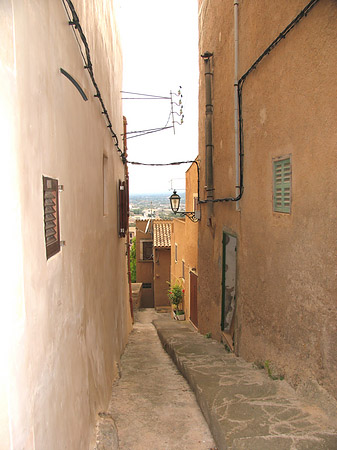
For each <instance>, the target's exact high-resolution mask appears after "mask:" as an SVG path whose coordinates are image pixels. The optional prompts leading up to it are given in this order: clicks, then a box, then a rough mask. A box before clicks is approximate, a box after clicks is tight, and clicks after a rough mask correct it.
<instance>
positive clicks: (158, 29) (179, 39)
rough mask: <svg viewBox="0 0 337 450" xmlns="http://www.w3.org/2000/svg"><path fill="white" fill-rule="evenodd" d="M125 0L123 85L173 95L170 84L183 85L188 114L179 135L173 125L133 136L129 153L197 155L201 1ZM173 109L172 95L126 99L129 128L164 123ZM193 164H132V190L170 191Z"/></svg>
mask: <svg viewBox="0 0 337 450" xmlns="http://www.w3.org/2000/svg"><path fill="white" fill-rule="evenodd" d="M120 5H121V6H120V11H119V18H120V23H119V26H120V34H121V42H122V49H123V62H124V81H123V90H124V91H132V92H140V93H146V94H153V95H162V96H169V93H170V90H172V92H177V91H178V89H179V86H180V85H181V86H182V94H183V98H182V101H183V105H184V108H183V111H184V115H185V117H184V124H183V125H181V126H179V125H177V126H176V134H175V135H174V134H173V130H172V129H168V130H163V131H160V132H158V133H154V134H149V135H146V136H141V137H137V138H134V139H129V140H128V154H129V156H128V159H129V160H130V161H140V162H150V163H164V162H165V163H166V162H172V161H182V160H192V159H194V158H195V157H196V156H197V153H198V123H197V122H198V64H199V61H198V59H199V56H198V19H197V14H198V11H197V9H198V2H197V1H196V0H170V1H163V0H143V1H140V0H122V1H121V2H120ZM176 98H177V99H178V97H176ZM178 110H179V108H178V107H176V111H178ZM169 113H170V101H169V100H144V101H141V100H127V101H124V103H123V114H124V115H125V116H126V118H127V121H128V131H136V130H143V129H149V128H156V127H162V126H164V125H165V124H166V122H167V119H168V116H169ZM175 117H176V119H177V120H180V118H179V117H178V116H175ZM188 167H189V165H186V164H185V165H182V166H178V167H177V166H168V167H165V168H158V167H154V168H148V167H144V166H141V167H138V166H132V165H130V166H129V170H130V193H131V194H133V193H161V192H168V193H169V188H170V187H171V183H170V180H171V179H173V188H183V187H184V178H185V171H186V170H187V169H188Z"/></svg>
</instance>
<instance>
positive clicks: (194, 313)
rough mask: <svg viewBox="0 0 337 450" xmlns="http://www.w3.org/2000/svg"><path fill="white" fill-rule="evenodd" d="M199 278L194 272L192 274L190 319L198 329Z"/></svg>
mask: <svg viewBox="0 0 337 450" xmlns="http://www.w3.org/2000/svg"><path fill="white" fill-rule="evenodd" d="M197 286H198V277H197V275H195V274H194V273H193V272H190V319H191V322H192V323H193V324H194V325H195V326H196V327H197V328H198V293H197Z"/></svg>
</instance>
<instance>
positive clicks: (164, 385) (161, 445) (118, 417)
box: [96, 309, 215, 450]
mask: <svg viewBox="0 0 337 450" xmlns="http://www.w3.org/2000/svg"><path fill="white" fill-rule="evenodd" d="M166 315H167V314H165V313H163V314H159V313H156V312H155V310H154V309H145V310H141V311H137V312H136V317H135V319H136V322H135V326H134V329H133V332H132V333H131V335H130V340H129V343H128V345H127V347H126V350H125V353H124V355H123V357H122V359H121V377H120V379H119V380H117V381H116V382H115V383H114V385H113V390H112V396H111V401H110V405H109V412H108V414H106V415H105V417H103V418H102V419H103V420H102V422H101V430H100V431H101V434H100V436H99V440H100V442H99V443H97V447H96V449H97V450H102V449H107V448H109V450H111V449H117V448H118V449H121V450H143V449H157V450H165V449H167V450H174V449H177V450H178V449H179V450H183V449H191V450H192V449H193V450H199V449H200V450H204V449H206V450H208V449H211V448H214V447H215V445H214V441H213V438H212V435H211V433H210V431H209V429H208V426H207V424H206V422H205V419H204V417H203V415H202V413H201V411H200V409H199V407H198V405H197V402H196V400H195V397H194V394H193V392H192V390H191V389H190V387H189V386H188V384H187V382H186V381H185V379H184V378H183V376H182V375H181V374H180V373H179V372H178V370H177V368H176V367H175V365H174V363H173V362H172V361H171V359H170V357H169V356H168V354H167V353H166V352H165V351H164V349H163V348H162V346H161V343H160V341H159V338H158V337H157V332H156V330H155V328H154V326H153V324H152V320H154V319H157V318H158V317H162V316H166ZM101 416H102V415H101ZM107 423H108V425H107ZM102 424H103V426H102ZM104 424H105V425H104ZM109 424H110V426H109ZM103 429H104V430H103Z"/></svg>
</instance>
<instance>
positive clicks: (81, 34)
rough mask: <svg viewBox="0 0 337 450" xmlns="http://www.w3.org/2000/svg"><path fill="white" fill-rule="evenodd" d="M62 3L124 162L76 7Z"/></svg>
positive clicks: (69, 2)
mask: <svg viewBox="0 0 337 450" xmlns="http://www.w3.org/2000/svg"><path fill="white" fill-rule="evenodd" d="M65 2H66V3H67V5H68V8H69V10H70V12H71V15H70V14H69V10H68V8H67V6H66V4H65ZM62 3H63V6H64V8H65V10H66V14H67V16H68V19H69V25H71V26H72V27H74V28H73V32H74V35H75V38H76V41H77V44H78V46H79V49H80V52H81V55H82V59H83V61H84V68H85V69H87V70H88V73H89V76H90V79H91V82H92V84H93V86H94V88H95V91H96V93H95V94H94V97H96V98H98V100H99V102H100V104H101V107H102V114H104V115H105V116H106V120H107V122H108V125H107V128H108V129H109V130H110V133H111V136H112V139H113V140H114V144H115V147H116V149H117V152H118V153H119V155H120V157H121V159H122V161H123V163H124V164H125V161H126V158H125V155H124V153H123V151H122V150H121V149H120V147H119V141H118V137H117V134H116V133H115V132H114V130H113V129H112V123H111V120H110V116H109V113H108V110H107V109H106V107H105V104H104V101H103V98H102V95H101V92H100V90H99V87H98V84H97V82H96V79H95V76H94V69H93V65H92V61H91V55H90V48H89V44H88V41H87V38H86V36H85V34H84V32H83V29H82V26H81V24H80V20H79V17H78V15H77V12H76V9H75V7H74V5H73V3H72V1H71V0H62ZM75 30H77V33H78V35H79V37H80V39H81V41H82V43H83V45H84V49H85V54H84V53H83V50H82V46H81V44H80V41H79V39H78V36H77V33H76V32H75Z"/></svg>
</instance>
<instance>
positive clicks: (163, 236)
mask: <svg viewBox="0 0 337 450" xmlns="http://www.w3.org/2000/svg"><path fill="white" fill-rule="evenodd" d="M153 246H154V247H161V248H170V247H171V224H170V223H167V222H166V223H160V222H154V224H153Z"/></svg>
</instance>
